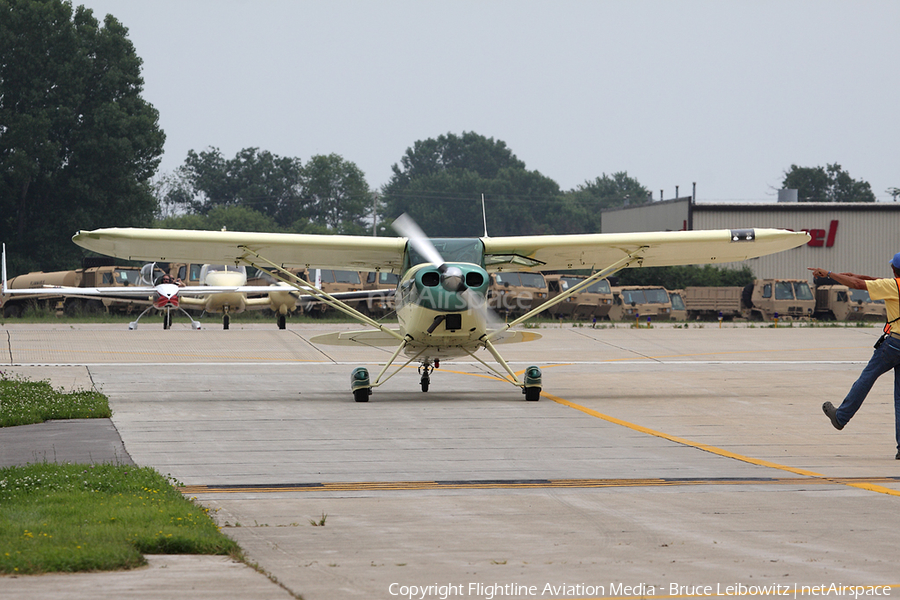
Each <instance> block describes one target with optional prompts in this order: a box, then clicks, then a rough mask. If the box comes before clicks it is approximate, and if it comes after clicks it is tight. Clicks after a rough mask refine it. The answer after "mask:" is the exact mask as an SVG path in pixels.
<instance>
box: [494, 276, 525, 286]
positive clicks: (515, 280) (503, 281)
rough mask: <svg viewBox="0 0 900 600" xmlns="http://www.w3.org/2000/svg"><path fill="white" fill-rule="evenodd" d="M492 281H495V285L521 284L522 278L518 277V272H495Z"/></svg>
mask: <svg viewBox="0 0 900 600" xmlns="http://www.w3.org/2000/svg"><path fill="white" fill-rule="evenodd" d="M494 281H495V282H497V285H500V286H503V287H509V286H511V285H522V280H521V279H519V274H518V273H497V274H495V275H494Z"/></svg>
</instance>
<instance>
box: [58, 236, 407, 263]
mask: <svg viewBox="0 0 900 600" xmlns="http://www.w3.org/2000/svg"><path fill="white" fill-rule="evenodd" d="M72 241H73V242H75V243H76V244H78V245H79V246H81V247H82V248H87V249H88V250H93V251H94V252H97V253H99V254H105V255H107V256H116V257H119V258H127V259H129V260H140V261H147V262H151V261H155V262H196V263H208V264H235V263H237V262H239V261H240V259H241V258H242V257H243V256H245V255H246V254H247V253H248V251H249V252H255V253H259V254H260V255H261V256H264V257H265V258H266V259H267V260H270V261H272V262H273V263H277V264H280V265H282V266H284V267H307V268H308V267H310V266H312V267H318V268H323V269H350V270H355V271H379V270H382V271H393V272H395V273H399V272H400V269H401V268H402V266H403V252H404V249H405V248H406V239H405V238H386V237H381V238H377V237H368V236H352V235H309V234H299V233H250V232H239V231H196V230H178V229H139V228H110V229H95V230H93V231H79V232H78V233H76V234H75V236H74V237H73V238H72Z"/></svg>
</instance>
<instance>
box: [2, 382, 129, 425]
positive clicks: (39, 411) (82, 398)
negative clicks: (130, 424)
mask: <svg viewBox="0 0 900 600" xmlns="http://www.w3.org/2000/svg"><path fill="white" fill-rule="evenodd" d="M111 415H112V411H111V410H110V408H109V400H108V399H107V397H106V396H104V395H103V394H101V393H100V392H90V391H84V390H81V391H76V392H63V391H61V390H55V389H53V386H51V385H50V383H49V382H47V381H29V380H27V379H23V378H21V377H8V376H7V375H6V374H4V373H2V372H0V427H11V426H14V425H30V424H32V423H43V422H44V421H48V420H50V419H101V418H106V417H109V416H111Z"/></svg>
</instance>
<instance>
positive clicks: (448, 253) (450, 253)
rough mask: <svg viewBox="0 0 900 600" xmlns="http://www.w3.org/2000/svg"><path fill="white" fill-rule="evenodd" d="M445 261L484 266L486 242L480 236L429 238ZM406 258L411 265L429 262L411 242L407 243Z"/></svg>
mask: <svg viewBox="0 0 900 600" xmlns="http://www.w3.org/2000/svg"><path fill="white" fill-rule="evenodd" d="M429 241H430V242H431V243H432V245H434V247H435V249H436V250H437V251H438V254H440V255H441V258H442V259H443V260H444V262H461V263H472V264H474V265H479V266H482V267H483V266H484V244H483V243H482V242H481V240H479V239H478V238H471V239H469V238H462V239H433V240H429ZM406 258H407V260H408V261H409V265H408V266H410V267H414V266H415V265H420V264H422V263H427V262H429V261H428V260H427V259H426V258H425V257H424V256H422V255H421V254H419V253H418V251H416V249H415V248H413V247H412V245H411V244H407V245H406Z"/></svg>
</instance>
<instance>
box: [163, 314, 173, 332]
mask: <svg viewBox="0 0 900 600" xmlns="http://www.w3.org/2000/svg"><path fill="white" fill-rule="evenodd" d="M171 327H172V315H171V314H169V311H168V309H167V310H166V312H164V313H163V329H170V328H171Z"/></svg>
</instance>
